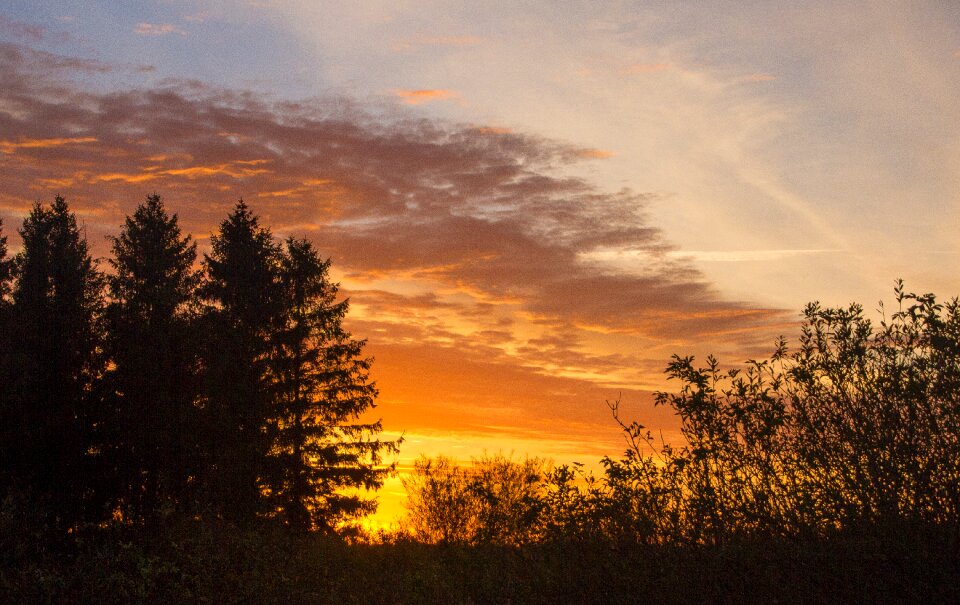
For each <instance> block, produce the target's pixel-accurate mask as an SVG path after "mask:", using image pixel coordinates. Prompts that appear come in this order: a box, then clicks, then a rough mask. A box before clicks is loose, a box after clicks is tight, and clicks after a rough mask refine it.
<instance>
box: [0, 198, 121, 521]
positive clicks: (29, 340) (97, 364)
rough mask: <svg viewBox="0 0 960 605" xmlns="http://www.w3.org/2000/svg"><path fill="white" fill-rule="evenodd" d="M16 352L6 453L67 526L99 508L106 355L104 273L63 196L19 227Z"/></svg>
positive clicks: (14, 324) (15, 472)
mask: <svg viewBox="0 0 960 605" xmlns="http://www.w3.org/2000/svg"><path fill="white" fill-rule="evenodd" d="M20 236H21V237H22V239H23V248H22V250H21V251H20V253H19V254H18V255H17V257H16V263H15V274H16V284H15V286H14V288H13V308H12V310H11V313H12V326H11V336H12V339H11V341H10V354H11V358H12V363H13V366H14V367H15V369H16V371H15V372H14V380H13V381H12V382H13V384H12V385H8V386H6V387H4V388H5V389H10V391H11V397H10V399H9V400H8V406H9V410H8V413H7V414H5V416H6V418H7V420H8V422H9V425H8V426H6V427H5V432H6V435H5V437H6V439H5V451H4V455H5V461H4V466H5V467H6V468H8V469H9V470H10V471H11V472H12V474H13V475H14V476H15V477H16V478H17V480H18V482H19V484H20V485H21V486H23V487H27V488H29V489H32V491H34V492H35V495H36V496H37V497H38V498H39V499H40V500H42V501H43V502H44V503H45V504H46V505H47V506H49V511H50V513H51V514H52V516H53V520H54V522H55V523H56V524H57V525H59V526H61V527H69V526H70V525H71V524H73V523H75V522H77V521H79V520H81V519H83V518H84V516H85V515H86V514H87V513H91V514H94V515H96V514H97V513H99V512H101V509H100V506H99V504H100V503H97V502H95V501H94V499H93V496H94V495H96V494H98V493H102V492H98V490H96V489H95V486H96V480H95V478H97V477H100V476H102V474H101V473H100V472H99V470H98V469H97V464H98V463H99V456H98V455H97V452H96V448H95V447H94V446H95V438H94V431H95V430H96V429H97V427H98V426H99V425H100V424H101V420H102V418H101V417H100V415H101V410H100V408H99V406H98V405H96V404H95V397H94V381H95V380H96V379H97V378H98V377H99V375H100V373H101V371H102V368H103V361H102V356H101V355H100V343H101V340H102V333H101V329H100V324H99V323H98V322H99V318H100V315H101V311H102V296H101V287H102V279H101V276H100V274H99V273H98V272H97V269H96V267H95V266H94V263H93V260H92V259H91V257H90V255H89V254H88V252H87V244H86V241H85V240H84V238H83V237H82V236H81V234H80V230H79V228H78V227H77V221H76V217H75V216H74V215H73V214H72V213H71V212H70V210H69V208H68V206H67V203H66V202H65V201H64V200H63V198H61V197H59V196H58V197H57V198H56V199H55V200H54V202H53V204H51V205H50V207H49V208H44V207H42V206H41V205H40V204H39V203H38V204H37V205H35V206H34V207H33V209H32V210H31V212H30V215H29V216H28V217H27V218H26V219H25V220H24V222H23V226H22V228H21V229H20Z"/></svg>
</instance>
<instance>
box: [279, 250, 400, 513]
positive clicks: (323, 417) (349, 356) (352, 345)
mask: <svg viewBox="0 0 960 605" xmlns="http://www.w3.org/2000/svg"><path fill="white" fill-rule="evenodd" d="M329 267H330V261H329V260H321V259H320V257H319V255H318V254H317V251H316V250H315V249H314V248H313V246H312V245H311V244H310V242H308V241H306V240H297V239H293V238H291V239H288V240H287V241H286V245H285V250H284V253H283V255H282V257H281V260H280V286H281V287H280V295H281V299H280V301H279V302H280V308H281V309H282V315H281V322H280V323H279V324H278V326H277V330H276V333H275V335H274V341H273V342H274V351H273V355H272V358H271V363H270V367H271V378H272V380H273V383H274V392H275V403H274V407H273V409H272V414H271V417H270V420H269V422H270V426H271V429H272V436H273V439H272V444H271V449H270V455H269V464H268V467H267V482H266V484H267V488H268V494H269V496H270V498H271V508H273V509H275V510H276V511H277V512H278V513H279V515H280V516H281V518H282V519H283V520H284V522H286V523H287V524H289V525H291V526H294V527H297V528H300V529H323V530H331V529H333V528H335V527H336V526H337V524H338V523H339V522H341V521H343V520H345V519H350V518H353V517H356V516H359V515H361V514H365V513H367V512H371V511H372V509H373V506H372V504H371V502H370V501H368V500H366V499H364V498H362V497H361V496H360V495H358V494H357V493H356V490H355V488H361V487H362V488H366V489H374V488H377V487H379V486H380V485H381V484H382V483H383V477H384V474H385V473H386V472H388V470H387V469H383V468H378V465H379V463H380V461H381V458H380V456H381V452H382V451H384V450H386V451H396V442H392V441H381V440H379V439H377V438H376V435H378V434H379V433H380V431H381V426H380V423H379V421H376V422H362V421H361V416H362V415H363V414H364V413H365V412H366V411H368V410H370V409H371V408H373V407H374V398H375V397H376V394H377V391H376V388H375V386H374V384H373V383H372V382H371V381H370V378H369V369H370V363H371V360H370V359H369V358H364V357H362V352H363V346H364V342H363V341H360V340H355V339H353V338H351V336H350V334H349V333H348V332H347V331H346V330H344V328H343V324H342V322H343V318H344V316H345V315H346V313H347V309H348V302H347V301H346V300H344V301H339V302H338V301H337V300H336V298H337V291H338V286H337V284H335V283H332V282H331V281H330V279H329V275H328V272H329ZM351 488H352V489H353V490H354V491H353V492H352V493H347V492H344V489H351Z"/></svg>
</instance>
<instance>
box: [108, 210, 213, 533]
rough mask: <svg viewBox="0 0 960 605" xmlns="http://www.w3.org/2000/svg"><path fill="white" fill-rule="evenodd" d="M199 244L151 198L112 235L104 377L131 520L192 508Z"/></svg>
mask: <svg viewBox="0 0 960 605" xmlns="http://www.w3.org/2000/svg"><path fill="white" fill-rule="evenodd" d="M195 260H196V244H194V243H192V242H191V241H190V238H189V236H182V235H181V234H180V227H179V225H178V224H177V216H176V215H173V216H168V215H167V212H166V209H165V208H164V206H163V203H162V202H161V201H160V196H158V195H152V196H149V197H148V198H147V200H146V201H145V202H144V203H143V204H141V205H140V206H138V207H137V209H136V211H135V212H134V214H133V216H132V217H128V218H127V219H126V222H125V224H124V228H123V230H122V231H121V233H120V235H119V236H118V237H115V238H113V258H112V259H111V260H110V265H111V266H112V267H113V273H112V275H111V276H110V277H109V279H108V283H109V291H110V299H111V302H110V304H109V306H108V308H107V319H108V325H109V337H108V339H107V351H108V354H109V356H110V359H111V361H112V364H111V366H112V367H111V370H110V372H109V373H108V375H107V376H106V383H107V384H108V385H109V387H110V391H111V392H110V400H111V402H112V405H113V414H114V423H113V424H114V426H113V430H114V431H115V432H114V434H113V435H111V440H110V441H111V446H112V449H113V453H114V456H115V458H116V465H117V474H118V476H119V477H120V481H121V485H120V486H119V488H118V491H119V493H118V496H119V498H120V505H121V507H122V509H123V511H124V517H125V518H127V519H130V520H137V521H138V522H143V521H148V520H151V519H152V518H154V517H156V516H157V515H158V514H159V513H160V511H161V510H165V509H167V510H175V509H178V508H184V507H186V506H187V505H188V503H189V501H190V500H189V499H190V497H191V494H190V491H191V488H192V485H193V484H194V483H196V479H197V472H198V465H199V454H200V450H199V448H200V442H199V438H198V429H199V424H198V423H199V417H198V414H199V410H198V408H197V404H198V397H199V386H200V385H199V371H200V369H199V366H198V348H199V342H198V339H197V338H196V337H195V332H196V330H195V326H196V323H197V313H196V308H195V307H196V304H195V302H194V301H195V291H196V287H197V285H198V284H199V275H198V273H197V271H196V270H195V269H194V262H195Z"/></svg>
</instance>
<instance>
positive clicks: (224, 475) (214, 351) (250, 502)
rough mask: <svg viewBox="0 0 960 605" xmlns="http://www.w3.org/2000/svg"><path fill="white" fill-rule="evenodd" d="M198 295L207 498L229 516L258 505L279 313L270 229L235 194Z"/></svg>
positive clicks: (242, 516)
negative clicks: (203, 306) (201, 302)
mask: <svg viewBox="0 0 960 605" xmlns="http://www.w3.org/2000/svg"><path fill="white" fill-rule="evenodd" d="M211 245H212V250H211V253H210V254H209V255H206V256H205V258H204V265H205V268H206V276H205V280H204V283H203V285H202V288H201V295H202V296H203V297H204V298H205V299H206V300H207V301H208V302H209V307H208V309H207V310H206V314H205V319H204V323H205V331H206V333H205V335H204V340H205V351H204V361H205V365H206V400H207V401H206V405H205V415H206V419H205V421H206V427H207V447H208V451H209V460H210V461H209V465H208V468H207V470H206V476H205V477H204V482H205V486H204V487H205V488H206V497H207V499H208V505H209V507H210V508H212V509H213V510H214V511H216V513H218V514H220V515H223V516H224V517H226V518H230V519H233V520H235V521H246V520H249V519H252V518H253V517H254V516H255V515H257V514H258V513H261V512H264V504H263V502H262V500H261V495H260V491H261V488H262V485H261V478H262V477H263V474H264V463H265V461H266V457H267V453H268V452H269V449H270V436H269V435H268V434H267V428H268V427H267V419H268V415H269V414H270V411H271V410H270V407H271V388H272V387H271V385H270V381H269V374H268V371H269V367H268V363H269V360H270V344H271V343H270V340H271V335H272V331H273V329H274V328H275V326H276V325H277V323H278V321H279V319H278V316H279V311H280V310H279V308H278V303H279V284H278V270H277V264H278V258H279V254H280V250H279V248H278V246H277V244H276V242H275V241H274V239H273V236H272V235H271V233H270V231H269V230H268V229H266V228H263V227H261V226H260V224H259V220H258V219H257V217H256V216H254V215H253V213H251V212H250V209H249V208H248V207H247V205H246V204H245V203H244V202H243V201H242V200H241V201H240V202H239V203H238V204H237V205H236V207H235V208H234V211H233V212H232V213H231V214H230V215H229V216H228V217H227V218H226V219H225V220H224V221H223V222H222V223H221V224H220V231H219V233H218V234H217V235H214V236H213V237H212V238H211Z"/></svg>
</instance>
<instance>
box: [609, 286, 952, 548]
mask: <svg viewBox="0 0 960 605" xmlns="http://www.w3.org/2000/svg"><path fill="white" fill-rule="evenodd" d="M896 297H897V305H898V307H897V310H896V311H895V312H893V313H892V314H891V315H890V317H884V318H883V319H882V321H881V322H880V323H879V326H875V325H874V324H873V323H872V322H871V321H870V320H868V319H867V318H865V317H864V314H863V308H862V307H861V306H860V305H856V304H854V305H850V306H849V307H847V308H837V309H830V308H822V307H821V306H820V305H818V304H816V303H813V304H810V305H808V306H807V308H806V309H805V311H804V319H805V321H804V325H803V327H802V330H801V337H800V341H799V346H798V347H797V349H796V350H795V351H793V352H790V351H789V349H788V348H787V344H786V342H785V341H784V340H783V339H781V340H780V341H779V342H778V344H777V348H776V350H775V352H774V354H773V355H772V356H771V357H770V359H765V360H759V361H758V360H752V361H749V362H747V363H746V364H745V365H744V367H741V368H736V369H733V370H729V371H726V372H723V371H721V370H720V369H719V363H718V362H717V361H716V360H715V359H714V358H712V357H710V358H708V363H707V365H706V366H705V367H698V366H696V365H695V364H694V359H693V358H692V357H679V356H677V357H674V360H673V361H672V362H671V363H670V365H669V366H668V368H667V372H668V374H669V376H670V378H671V379H674V380H677V381H679V382H680V388H679V389H678V390H677V391H674V392H661V393H657V394H656V403H657V404H658V405H667V406H670V407H671V408H673V409H674V411H675V412H676V413H677V415H678V416H679V418H680V422H681V432H682V434H683V437H684V445H683V446H682V447H678V448H676V449H674V448H670V447H669V446H658V445H656V444H655V443H654V442H653V439H652V438H651V436H650V434H649V431H646V429H644V427H642V426H641V425H639V424H637V423H631V424H629V425H626V424H623V423H621V427H622V428H623V429H624V430H625V431H626V434H627V437H628V440H629V442H630V449H629V450H628V452H627V456H626V457H625V458H624V459H622V460H620V461H607V462H606V466H607V469H606V471H607V477H606V480H605V483H606V484H607V487H608V490H609V491H607V492H606V493H600V494H598V495H599V496H600V504H601V507H602V506H603V505H606V504H610V505H611V506H612V508H611V509H610V510H611V511H617V510H619V511H624V512H625V513H626V514H623V512H622V513H619V514H618V513H615V512H614V513H613V514H612V516H613V517H617V516H618V515H619V516H620V517H625V518H628V519H633V520H634V521H638V522H636V523H634V527H635V529H634V530H633V531H635V532H636V534H637V535H636V539H638V540H640V541H648V542H649V541H652V542H659V541H683V540H688V541H693V542H707V543H717V542H724V541H727V540H730V539H733V538H738V537H747V536H789V537H809V536H822V535H823V534H824V533H826V532H833V531H837V530H838V529H849V528H854V527H855V528H867V529H871V530H873V531H880V532H886V531H893V532H897V531H902V528H903V527H914V526H923V525H926V526H930V527H935V528H946V529H948V530H951V531H953V532H956V531H957V527H958V524H960V302H958V301H957V299H953V300H951V301H949V302H947V303H939V302H937V300H936V298H935V297H934V296H933V295H932V294H924V295H916V294H908V293H905V292H904V291H903V286H902V284H901V283H898V285H897V288H896ZM614 412H615V417H616V407H615V406H614ZM654 457H656V458H657V460H654ZM651 504H652V505H653V506H651ZM621 525H622V524H621ZM953 535H956V534H953Z"/></svg>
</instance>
